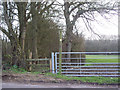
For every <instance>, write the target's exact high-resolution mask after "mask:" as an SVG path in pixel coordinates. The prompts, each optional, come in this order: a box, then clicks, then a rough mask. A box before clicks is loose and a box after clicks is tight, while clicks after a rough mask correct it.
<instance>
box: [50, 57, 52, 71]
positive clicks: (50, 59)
mask: <svg viewBox="0 0 120 90" xmlns="http://www.w3.org/2000/svg"><path fill="white" fill-rule="evenodd" d="M50 72H52V59H50Z"/></svg>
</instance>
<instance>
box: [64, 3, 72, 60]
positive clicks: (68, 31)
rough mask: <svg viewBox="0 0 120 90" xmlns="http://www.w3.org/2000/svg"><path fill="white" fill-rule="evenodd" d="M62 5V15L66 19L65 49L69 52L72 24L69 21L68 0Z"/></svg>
mask: <svg viewBox="0 0 120 90" xmlns="http://www.w3.org/2000/svg"><path fill="white" fill-rule="evenodd" d="M64 6H65V10H64V16H65V19H66V39H67V43H66V51H67V52H71V49H72V41H71V36H72V31H73V25H72V23H71V21H70V12H69V2H65V3H64ZM67 58H70V54H68V55H67ZM69 61H70V60H69Z"/></svg>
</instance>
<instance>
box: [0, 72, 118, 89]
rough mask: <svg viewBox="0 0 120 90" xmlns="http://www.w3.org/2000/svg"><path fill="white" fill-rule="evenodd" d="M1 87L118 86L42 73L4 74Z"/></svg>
mask: <svg viewBox="0 0 120 90" xmlns="http://www.w3.org/2000/svg"><path fill="white" fill-rule="evenodd" d="M2 80H3V83H2V86H3V88H118V86H117V85H96V84H87V83H85V84H83V83H81V82H78V81H66V80H62V79H57V78H53V77H50V76H45V75H42V74H37V75H33V74H29V73H27V74H4V75H2Z"/></svg>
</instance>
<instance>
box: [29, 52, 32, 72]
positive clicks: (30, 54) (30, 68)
mask: <svg viewBox="0 0 120 90" xmlns="http://www.w3.org/2000/svg"><path fill="white" fill-rule="evenodd" d="M29 59H32V52H30V53H29ZM31 65H32V61H30V62H29V71H30V72H31V71H32V66H31Z"/></svg>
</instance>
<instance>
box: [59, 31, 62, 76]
mask: <svg viewBox="0 0 120 90" xmlns="http://www.w3.org/2000/svg"><path fill="white" fill-rule="evenodd" d="M59 38H60V41H59V74H61V69H62V68H61V63H62V30H60V36H59Z"/></svg>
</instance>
